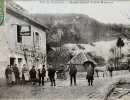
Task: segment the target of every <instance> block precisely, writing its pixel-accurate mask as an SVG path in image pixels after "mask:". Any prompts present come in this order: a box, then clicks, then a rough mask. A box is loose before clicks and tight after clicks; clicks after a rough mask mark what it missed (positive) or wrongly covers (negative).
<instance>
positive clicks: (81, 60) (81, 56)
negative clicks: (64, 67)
mask: <svg viewBox="0 0 130 100" xmlns="http://www.w3.org/2000/svg"><path fill="white" fill-rule="evenodd" d="M86 61H92V62H93V63H94V64H97V63H96V62H95V61H94V60H93V59H92V58H91V57H90V56H89V55H87V54H85V53H83V52H80V53H79V54H78V55H76V56H75V57H73V58H72V59H71V60H70V61H69V62H68V63H67V64H83V63H84V62H86Z"/></svg>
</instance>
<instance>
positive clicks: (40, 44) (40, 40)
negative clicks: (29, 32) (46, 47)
mask: <svg viewBox="0 0 130 100" xmlns="http://www.w3.org/2000/svg"><path fill="white" fill-rule="evenodd" d="M39 42H40V43H39V46H40V47H42V35H41V34H40V35H39Z"/></svg>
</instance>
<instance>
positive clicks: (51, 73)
mask: <svg viewBox="0 0 130 100" xmlns="http://www.w3.org/2000/svg"><path fill="white" fill-rule="evenodd" d="M55 72H56V71H55V68H54V67H53V66H52V65H51V64H50V66H49V69H48V76H49V78H50V81H51V85H50V86H53V85H54V86H56V83H55ZM53 83H54V84H53Z"/></svg>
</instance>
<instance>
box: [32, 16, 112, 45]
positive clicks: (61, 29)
mask: <svg viewBox="0 0 130 100" xmlns="http://www.w3.org/2000/svg"><path fill="white" fill-rule="evenodd" d="M34 16H35V17H37V18H38V19H39V20H40V22H41V23H42V24H44V25H45V26H46V27H48V28H49V29H51V30H50V31H49V32H48V34H47V42H48V43H50V44H51V45H53V46H59V45H61V44H66V43H90V42H97V41H103V40H104V41H106V40H110V39H109V38H106V36H108V37H110V36H111V34H112V32H110V31H109V30H108V29H109V28H108V25H106V24H103V23H100V22H98V21H96V20H95V19H92V18H90V17H89V16H87V15H83V14H35V15H34Z"/></svg>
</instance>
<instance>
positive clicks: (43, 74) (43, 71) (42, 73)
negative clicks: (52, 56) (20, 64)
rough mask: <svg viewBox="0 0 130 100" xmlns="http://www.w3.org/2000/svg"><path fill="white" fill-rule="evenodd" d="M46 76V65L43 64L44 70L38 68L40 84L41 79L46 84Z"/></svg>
mask: <svg viewBox="0 0 130 100" xmlns="http://www.w3.org/2000/svg"><path fill="white" fill-rule="evenodd" d="M45 76H46V69H45V65H43V66H42V70H40V69H38V77H39V86H40V84H41V80H42V85H44V77H45Z"/></svg>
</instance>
